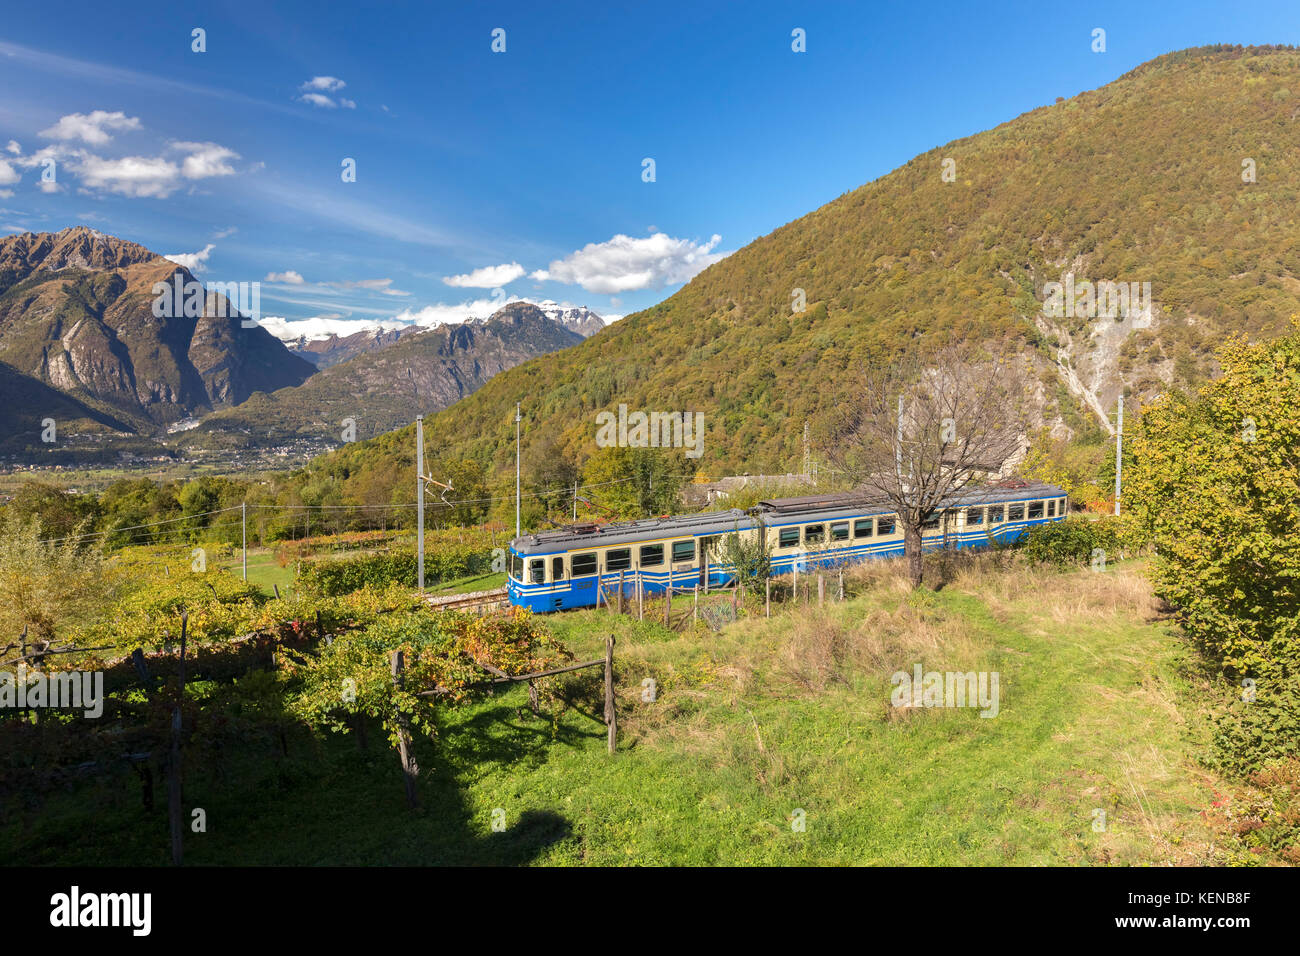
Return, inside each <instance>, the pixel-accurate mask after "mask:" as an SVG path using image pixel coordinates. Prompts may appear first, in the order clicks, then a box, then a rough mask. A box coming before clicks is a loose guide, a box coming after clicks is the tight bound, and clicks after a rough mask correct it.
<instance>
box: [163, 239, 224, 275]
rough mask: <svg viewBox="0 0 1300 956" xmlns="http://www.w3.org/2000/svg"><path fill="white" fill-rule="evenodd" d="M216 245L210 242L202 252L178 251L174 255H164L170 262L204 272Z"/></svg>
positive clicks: (193, 270)
mask: <svg viewBox="0 0 1300 956" xmlns="http://www.w3.org/2000/svg"><path fill="white" fill-rule="evenodd" d="M215 248H216V247H215V246H214V245H212V243H210V242H209V243H208V244H207V245H206V246H204V247H203V251H201V252H178V253H175V254H174V255H170V256H163V258H164V259H166V260H167V261H168V262H174V263H176V264H177V265H178V266H184V267H185V268H186V269H189V270H190V271H191V272H202V271H203V269H204V267H205V266H207V264H208V257H209V256H210V255H212V250H213V249H215Z"/></svg>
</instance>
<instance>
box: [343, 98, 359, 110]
mask: <svg viewBox="0 0 1300 956" xmlns="http://www.w3.org/2000/svg"><path fill="white" fill-rule="evenodd" d="M339 106H341V107H343V108H344V109H345V110H354V109H356V108H357V102H356V100H350V99H347V98H346V97H343V96H340V97H339Z"/></svg>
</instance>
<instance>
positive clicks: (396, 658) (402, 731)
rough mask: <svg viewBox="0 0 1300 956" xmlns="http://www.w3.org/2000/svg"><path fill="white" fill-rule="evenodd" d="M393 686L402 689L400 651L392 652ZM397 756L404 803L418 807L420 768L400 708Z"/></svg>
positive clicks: (402, 655)
mask: <svg viewBox="0 0 1300 956" xmlns="http://www.w3.org/2000/svg"><path fill="white" fill-rule="evenodd" d="M392 667H393V686H394V687H395V688H397V689H398V690H401V689H402V671H404V670H405V669H406V655H405V654H404V653H403V652H402V651H393V656H392ZM397 754H398V756H399V757H400V758H401V760H402V776H403V777H404V778H405V782H406V803H407V806H409V807H412V808H414V807H418V806H419V805H420V802H419V799H418V797H417V795H416V792H415V780H416V777H417V776H418V775H419V773H420V768H419V767H417V766H416V765H415V755H414V754H412V753H411V732H410V728H409V727H408V726H407V723H406V715H404V714H403V713H402V710H401V707H398V709H397Z"/></svg>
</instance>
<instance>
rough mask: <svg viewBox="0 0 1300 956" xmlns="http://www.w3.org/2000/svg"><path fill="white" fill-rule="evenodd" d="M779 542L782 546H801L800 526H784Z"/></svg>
mask: <svg viewBox="0 0 1300 956" xmlns="http://www.w3.org/2000/svg"><path fill="white" fill-rule="evenodd" d="M778 543H779V544H780V546H781V547H782V548H795V547H798V546H799V529H798V528H782V529H781V537H780V539H779V542H778Z"/></svg>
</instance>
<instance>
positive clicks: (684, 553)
mask: <svg viewBox="0 0 1300 956" xmlns="http://www.w3.org/2000/svg"><path fill="white" fill-rule="evenodd" d="M673 560H674V561H694V560H695V539H694V538H692V539H691V540H689V541H674V542H673Z"/></svg>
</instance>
